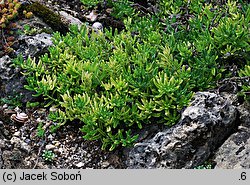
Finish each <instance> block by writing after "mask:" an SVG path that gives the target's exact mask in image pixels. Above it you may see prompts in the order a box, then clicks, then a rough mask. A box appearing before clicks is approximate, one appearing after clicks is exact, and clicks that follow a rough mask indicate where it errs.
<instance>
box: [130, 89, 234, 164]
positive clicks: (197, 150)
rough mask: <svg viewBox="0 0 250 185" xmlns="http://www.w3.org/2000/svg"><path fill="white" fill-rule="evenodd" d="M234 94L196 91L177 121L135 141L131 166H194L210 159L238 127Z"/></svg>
mask: <svg viewBox="0 0 250 185" xmlns="http://www.w3.org/2000/svg"><path fill="white" fill-rule="evenodd" d="M232 100H235V95H223V96H221V95H218V94H215V93H209V92H198V93H196V94H195V96H194V98H193V100H192V101H191V105H190V106H189V107H188V108H187V109H186V110H185V111H184V112H183V113H182V117H181V120H180V121H179V123H178V124H176V125H175V126H173V127H172V128H170V129H165V130H163V131H161V132H158V133H157V134H156V135H155V136H154V137H153V138H151V139H146V140H144V141H142V142H139V143H136V144H135V146H134V148H133V149H131V150H130V151H129V152H128V159H127V166H128V168H170V169H174V168H178V169H179V168H194V167H196V166H198V165H201V164H202V163H204V162H205V160H207V159H208V157H209V156H210V154H211V153H212V152H213V151H214V150H215V149H216V148H217V147H219V146H220V145H221V144H222V143H223V142H224V140H226V138H227V137H228V136H229V135H230V134H231V133H232V132H233V130H234V129H235V128H236V120H237V109H236V107H235V106H234V105H233V102H232Z"/></svg>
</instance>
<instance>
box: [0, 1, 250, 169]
mask: <svg viewBox="0 0 250 185" xmlns="http://www.w3.org/2000/svg"><path fill="white" fill-rule="evenodd" d="M38 1H39V2H40V3H42V4H44V5H46V6H47V7H49V8H50V9H51V10H52V11H54V12H59V13H60V15H61V16H62V20H63V21H64V22H65V20H66V23H70V22H75V23H77V24H83V23H85V22H86V21H88V24H89V25H90V26H91V25H92V24H93V23H95V22H97V21H98V22H100V23H101V24H102V25H103V26H113V27H118V28H120V29H122V22H121V21H119V20H115V19H113V18H111V17H110V16H109V11H108V7H107V8H106V9H97V10H96V11H95V12H94V13H92V14H91V12H92V10H86V9H84V7H83V6H82V5H81V4H80V1H79V0H72V1H67V0H38ZM32 2H33V1H32ZM102 8H103V7H102ZM95 15H97V16H95ZM17 24H18V26H19V28H20V30H21V32H22V34H19V35H18V36H17V40H18V42H17V46H16V48H15V54H16V55H17V54H21V55H23V56H24V57H25V58H27V57H28V55H31V56H32V57H38V56H39V55H41V54H43V53H44V52H46V51H47V48H48V47H49V46H51V45H52V42H51V34H50V33H51V32H52V28H51V27H50V25H48V24H47V23H46V22H44V21H43V20H42V19H41V17H39V16H34V17H33V18H32V19H22V20H19V21H18V22H17ZM24 25H29V26H30V27H31V28H32V29H34V30H35V34H31V31H32V30H25V29H24ZM45 28H46V29H45ZM44 30H46V31H44ZM11 57H12V55H10V56H9V55H5V56H2V57H0V85H1V93H0V96H1V98H3V97H8V96H13V95H14V94H15V95H16V94H19V95H22V99H21V100H22V102H23V104H20V105H19V106H18V107H16V106H14V107H13V106H11V104H10V103H8V102H6V103H5V104H3V103H2V105H1V106H0V168H5V169H17V168H83V169H85V168H195V167H197V166H199V165H201V164H203V163H204V162H205V161H209V163H210V164H212V167H214V168H250V105H249V102H244V101H243V100H242V99H240V98H238V97H237V95H236V94H237V79H236V80H235V81H233V79H232V81H231V82H230V83H229V82H227V83H224V84H222V86H221V87H218V89H216V90H212V91H211V92H198V93H196V95H195V96H194V98H193V100H192V102H191V105H190V106H189V107H188V108H187V109H186V110H184V112H183V113H182V118H181V120H180V121H179V123H178V124H176V125H175V126H174V127H172V128H171V129H169V128H167V127H164V126H161V127H160V126H159V125H151V126H150V127H149V126H148V127H146V128H145V129H143V130H142V131H141V132H140V133H139V134H140V138H139V140H138V142H137V143H136V144H135V146H134V147H133V148H126V149H122V148H119V149H117V150H115V151H113V152H107V151H102V150H101V149H100V148H101V144H100V143H99V142H96V141H85V140H84V139H83V138H82V133H81V132H80V131H79V128H81V125H79V124H78V123H70V124H66V125H65V126H64V127H62V128H60V129H59V130H58V131H57V132H56V133H51V132H49V128H50V127H51V126H52V125H56V123H54V122H52V121H50V120H49V119H48V111H49V109H45V108H43V107H41V108H27V107H25V106H23V105H25V102H27V101H30V100H32V99H34V98H33V97H32V96H31V93H30V92H28V91H26V90H24V89H23V88H22V87H23V84H24V83H25V79H24V78H23V77H22V75H21V74H20V71H19V69H15V68H13V66H12V65H11V64H12V62H11ZM232 84H233V87H236V88H233V90H232V88H224V87H225V86H226V87H230V85H231V86H232ZM235 84H236V85H235ZM222 87H223V88H222ZM225 89H227V90H225ZM228 89H229V90H228ZM230 89H231V90H230ZM20 113H25V114H23V115H24V116H23V117H21V120H19V119H18V118H19V117H18V115H20ZM25 116H27V119H26V117H25ZM39 123H42V124H43V129H44V130H45V132H44V134H42V135H39V130H38V129H37V128H38V125H39ZM46 151H52V153H53V154H54V157H53V159H52V160H49V159H50V158H49V155H48V154H47V158H46V156H44V154H45V152H46Z"/></svg>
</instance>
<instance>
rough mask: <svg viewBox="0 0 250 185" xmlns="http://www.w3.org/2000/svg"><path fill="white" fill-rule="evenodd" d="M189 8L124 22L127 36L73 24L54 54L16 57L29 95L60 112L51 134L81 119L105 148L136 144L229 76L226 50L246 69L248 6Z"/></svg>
mask: <svg viewBox="0 0 250 185" xmlns="http://www.w3.org/2000/svg"><path fill="white" fill-rule="evenodd" d="M188 2H189V1H161V3H165V4H166V7H168V6H169V7H170V8H169V9H165V8H164V7H160V8H163V10H162V11H161V12H160V13H157V14H155V15H152V16H149V15H148V16H144V17H136V16H135V17H133V18H127V19H125V20H124V24H125V27H126V28H125V30H123V31H121V32H120V33H118V31H117V30H112V29H109V30H108V29H105V30H104V32H103V33H99V34H96V33H94V32H91V33H90V32H89V30H88V29H87V27H85V26H83V27H81V28H80V29H78V27H77V26H72V27H71V28H70V32H69V33H67V34H66V35H65V36H62V35H60V34H59V33H58V32H56V33H55V34H54V37H53V42H54V46H53V47H51V48H49V53H48V54H45V55H43V56H41V57H40V58H39V59H31V58H29V59H27V60H26V61H24V60H23V59H22V58H20V57H19V58H17V59H16V60H15V61H14V62H15V64H16V65H18V66H20V67H21V68H22V69H23V74H24V75H26V79H27V85H26V86H25V87H26V89H28V90H31V91H35V92H36V94H35V96H43V97H44V100H45V102H46V104H47V105H46V106H50V105H53V106H55V107H57V108H58V111H56V112H51V113H50V115H49V117H50V119H52V120H53V121H55V122H58V123H59V124H57V125H56V126H54V127H53V128H52V130H53V131H55V130H56V129H57V128H58V127H60V126H61V125H63V124H65V123H66V122H71V121H73V120H79V122H80V123H81V124H83V127H82V128H81V131H82V132H83V133H84V136H83V137H84V138H85V139H89V140H97V139H98V140H100V141H101V142H102V149H106V148H109V150H113V149H115V148H116V147H118V146H130V145H132V144H133V143H134V141H136V139H137V137H138V135H135V132H136V131H137V130H138V129H141V128H143V126H144V125H145V124H152V123H163V124H166V125H168V126H172V125H173V124H175V123H176V122H177V121H178V119H179V117H180V112H181V111H182V109H183V108H184V107H185V106H187V105H188V102H189V100H190V99H191V97H192V95H193V93H194V92H195V91H200V90H206V89H208V88H213V87H215V84H216V81H217V80H219V79H220V78H222V77H223V76H230V71H228V70H226V68H225V67H224V66H225V65H226V64H225V63H228V64H229V65H230V64H231V63H232V58H231V57H225V52H228V51H229V52H230V53H231V54H232V55H233V56H234V58H233V60H239V62H241V63H242V64H241V65H239V66H244V65H245V64H246V61H247V60H248V57H249V47H248V46H249V33H248V32H247V31H248V30H249V24H247V23H249V12H250V10H249V6H246V5H245V4H243V6H242V7H244V8H242V9H240V10H237V11H236V10H235V8H234V6H235V4H233V3H231V2H230V1H229V2H228V4H226V5H223V6H216V5H213V4H207V3H204V2H203V1H198V0H197V1H192V2H191V1H190V3H191V4H188ZM161 3H160V5H161V6H162V4H161ZM213 9H214V10H213ZM212 10H213V11H212ZM221 11H222V15H220V12H221ZM186 14H188V15H190V16H189V18H188V19H183V17H184V16H186ZM237 24H238V26H236V25H237ZM228 29H229V31H228ZM227 34H231V35H230V36H227ZM238 42H241V43H238ZM229 49H230V50H229ZM243 73H244V72H242V74H243ZM244 74H245V73H244ZM247 75H248V74H247Z"/></svg>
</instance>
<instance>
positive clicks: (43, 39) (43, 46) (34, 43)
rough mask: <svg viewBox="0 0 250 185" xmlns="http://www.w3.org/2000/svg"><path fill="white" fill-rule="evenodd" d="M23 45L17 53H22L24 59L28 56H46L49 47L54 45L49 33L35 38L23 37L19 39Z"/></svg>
mask: <svg viewBox="0 0 250 185" xmlns="http://www.w3.org/2000/svg"><path fill="white" fill-rule="evenodd" d="M19 41H20V42H21V43H22V44H21V45H20V47H19V49H18V50H17V53H22V54H23V56H24V58H27V56H31V57H32V58H33V57H37V56H40V55H41V54H44V53H45V52H46V51H47V49H48V47H49V46H52V45H53V42H52V36H51V35H50V34H47V33H40V34H37V35H34V36H27V35H23V36H21V37H20V38H19Z"/></svg>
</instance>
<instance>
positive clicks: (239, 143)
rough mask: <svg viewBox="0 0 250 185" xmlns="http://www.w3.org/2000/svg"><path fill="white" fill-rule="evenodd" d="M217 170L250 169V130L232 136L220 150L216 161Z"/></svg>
mask: <svg viewBox="0 0 250 185" xmlns="http://www.w3.org/2000/svg"><path fill="white" fill-rule="evenodd" d="M214 161H215V163H216V166H215V168H220V169H242V168H244V169H249V168H250V129H248V130H241V131H239V132H237V133H235V134H233V135H231V136H230V137H229V138H228V139H227V140H226V142H225V143H224V144H223V145H222V146H221V147H220V148H219V150H218V151H217V152H216V154H215V159H214Z"/></svg>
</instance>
